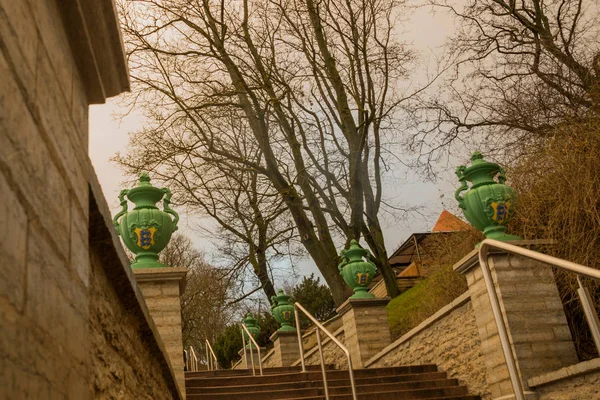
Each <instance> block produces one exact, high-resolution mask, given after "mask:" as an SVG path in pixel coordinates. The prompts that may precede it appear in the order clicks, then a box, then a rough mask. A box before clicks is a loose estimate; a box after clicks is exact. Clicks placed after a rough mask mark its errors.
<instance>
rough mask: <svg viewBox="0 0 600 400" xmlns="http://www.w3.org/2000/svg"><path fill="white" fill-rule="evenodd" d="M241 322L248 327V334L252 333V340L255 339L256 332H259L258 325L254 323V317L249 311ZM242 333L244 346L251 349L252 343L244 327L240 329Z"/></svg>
mask: <svg viewBox="0 0 600 400" xmlns="http://www.w3.org/2000/svg"><path fill="white" fill-rule="evenodd" d="M242 323H243V324H244V325H246V328H248V331H249V332H250V334H251V335H252V337H253V338H254V340H256V338H257V337H258V334H259V333H260V326H258V324H257V323H256V319H254V318H253V317H252V315H251V314H250V313H248V314H246V318H244V319H243V320H242ZM242 333H243V334H244V338H245V339H246V342H247V344H246V348H247V349H251V348H252V349H253V348H254V347H256V346H254V343H252V342H251V341H250V338H248V334H247V333H246V331H245V330H244V329H242Z"/></svg>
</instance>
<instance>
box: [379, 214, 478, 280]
mask: <svg viewBox="0 0 600 400" xmlns="http://www.w3.org/2000/svg"><path fill="white" fill-rule="evenodd" d="M469 229H471V226H470V225H469V224H467V223H466V222H464V221H462V220H460V219H459V218H458V217H457V216H456V215H454V214H452V213H450V212H448V211H446V210H444V211H442V212H441V214H440V216H439V217H438V220H437V222H436V223H435V225H434V226H433V229H432V230H431V232H422V233H413V234H412V235H410V236H409V238H408V239H406V241H404V243H402V244H401V245H400V247H399V248H398V249H397V250H396V251H394V253H393V254H392V255H391V256H390V258H389V261H390V265H391V266H392V268H398V269H404V268H406V267H408V266H409V265H410V264H411V263H412V262H413V261H417V260H419V258H420V256H421V255H420V254H419V247H418V246H417V245H418V244H419V243H420V242H421V241H422V240H423V239H425V238H426V237H428V236H430V235H434V234H444V233H453V232H459V231H466V230H469Z"/></svg>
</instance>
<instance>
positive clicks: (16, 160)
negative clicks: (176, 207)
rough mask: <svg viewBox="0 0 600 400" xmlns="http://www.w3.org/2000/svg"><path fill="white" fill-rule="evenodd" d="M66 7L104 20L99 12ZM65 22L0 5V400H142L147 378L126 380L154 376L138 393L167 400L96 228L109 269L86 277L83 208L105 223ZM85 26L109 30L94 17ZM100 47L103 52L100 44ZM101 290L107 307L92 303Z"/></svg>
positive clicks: (45, 7)
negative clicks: (109, 295)
mask: <svg viewBox="0 0 600 400" xmlns="http://www.w3.org/2000/svg"><path fill="white" fill-rule="evenodd" d="M78 4H79V5H81V4H83V7H84V8H85V7H87V6H88V5H93V7H100V8H102V9H104V10H107V12H108V13H109V14H110V12H111V11H112V9H111V6H112V3H111V1H110V0H97V1H94V2H91V1H90V2H86V1H83V2H81V1H80V2H78ZM65 10H67V11H73V10H74V8H73V7H72V3H71V2H70V1H67V0H0V232H1V233H2V240H0V260H1V261H0V393H1V394H0V397H2V398H7V399H49V400H51V399H66V398H68V399H78V400H79V399H81V400H85V399H91V398H94V397H95V396H96V395H99V393H100V394H102V393H106V396H107V397H111V396H113V395H114V397H113V398H135V397H137V395H138V394H139V395H140V396H142V398H149V396H147V395H145V396H144V393H146V392H147V389H146V388H145V387H144V388H142V385H146V383H145V382H143V379H145V378H146V377H148V375H147V372H145V371H141V372H140V371H138V369H139V368H143V366H144V365H154V366H156V367H158V371H160V372H153V374H160V377H159V376H158V375H156V376H154V378H153V379H154V381H152V379H151V380H150V383H149V384H156V389H153V390H160V391H161V393H158V392H156V393H155V395H156V396H152V398H177V397H178V396H177V394H176V390H174V388H175V386H174V380H173V377H172V375H170V374H171V370H170V367H169V365H168V363H166V362H165V358H164V354H163V353H162V351H161V348H160V343H159V341H157V340H156V339H155V336H154V334H153V331H152V326H153V325H152V321H151V320H149V319H148V317H147V315H145V314H144V312H143V310H144V307H145V304H144V303H143V298H142V297H141V293H136V290H137V291H138V292H139V289H136V286H135V281H134V280H132V279H129V278H130V277H128V275H127V272H126V269H125V268H126V267H125V266H124V265H123V263H122V261H123V259H120V258H119V257H118V256H117V255H116V254H117V253H116V252H115V246H120V244H119V243H118V241H115V239H114V238H111V236H110V232H109V228H110V222H108V223H107V222H106V221H105V220H104V219H102V218H100V219H99V218H96V220H97V221H96V222H98V220H100V221H101V225H102V227H101V228H102V232H96V233H95V235H96V236H95V241H94V243H98V240H105V241H106V243H107V244H106V245H105V247H104V248H103V250H102V252H103V253H104V256H103V257H106V255H107V254H111V255H112V259H111V262H112V263H114V265H113V266H112V269H110V273H109V269H107V268H106V267H107V266H108V264H106V263H105V260H104V259H103V260H102V262H101V264H102V265H103V268H104V272H102V268H96V267H98V265H95V266H94V270H93V271H92V267H91V264H90V254H89V243H90V233H89V232H90V231H89V229H93V227H92V226H91V224H89V220H90V217H91V214H90V206H91V205H95V206H97V204H96V203H97V202H100V203H102V204H103V207H104V208H103V212H104V215H107V216H108V217H107V218H108V221H109V218H110V212H109V211H108V209H107V207H106V205H105V203H104V199H103V197H102V192H101V190H100V189H99V187H98V186H97V182H95V176H92V175H93V173H91V174H90V166H89V159H88V101H89V93H90V92H89V91H88V90H87V88H86V85H85V84H86V83H88V81H85V82H84V80H82V78H81V75H80V71H82V69H81V66H82V65H83V64H85V62H86V61H88V62H89V61H93V60H89V59H88V60H83V59H82V58H83V57H85V56H84V55H82V54H79V53H77V55H76V57H77V60H76V59H75V57H74V56H73V52H72V45H73V42H72V41H69V39H70V38H72V36H69V34H68V33H67V32H66V31H65V29H66V27H68V28H69V29H70V30H71V32H72V31H74V30H76V27H75V23H74V22H75V21H70V22H73V24H71V23H67V22H69V21H67V22H65V19H64V18H65V14H64V12H65ZM77 11H78V13H81V12H83V11H85V10H83V11H82V9H77ZM78 13H74V14H78ZM88 16H89V14H88ZM114 17H115V16H114V13H113V15H112V18H113V21H111V23H112V24H113V26H114V24H116V20H114ZM94 20H95V21H96V23H99V24H100V25H102V27H104V28H106V26H108V25H109V24H108V23H107V21H106V20H103V19H102V17H101V16H100V15H99V14H96V15H94ZM115 32H116V31H113V33H115ZM116 33H117V35H116V36H117V38H118V32H116ZM79 39H80V42H81V43H86V38H85V37H80V38H79ZM102 40H103V41H104V44H105V45H106V47H105V49H106V50H107V51H108V50H114V49H113V48H112V47H111V48H109V45H108V42H110V40H112V38H108V37H102ZM117 40H118V39H117ZM119 44H120V43H119ZM119 51H121V49H120V48H118V49H117V51H115V52H114V54H117V53H118V52H119ZM111 54H113V53H111ZM78 61H79V62H78ZM105 71H106V70H105ZM124 71H125V70H124V69H122V70H121V71H120V72H121V73H123V74H124V73H125V72H124ZM92 72H93V71H92ZM114 88H115V87H113V89H114ZM116 90H117V91H118V88H117V89H116ZM106 93H107V92H104V94H106ZM113 94H115V92H114V91H113ZM99 99H100V100H102V99H103V97H102V98H99ZM90 184H92V185H96V189H97V190H96V192H95V195H96V199H94V197H93V196H92V197H90V190H89V185H90ZM96 209H97V207H96ZM96 211H97V210H96ZM113 233H114V232H113ZM106 249H112V252H108V251H107V250H106ZM121 253H122V250H121ZM118 268H120V270H119V271H120V272H118V273H116V272H115V271H117V270H118ZM111 290H112V293H113V294H115V293H117V294H118V296H117V297H112V298H110V299H109V298H100V297H98V295H99V294H102V293H105V292H106V293H110V292H111ZM138 295H139V296H138ZM119 307H120V308H119ZM116 310H119V311H116ZM103 340H104V342H102V341H103ZM102 343H104V344H102ZM146 345H148V346H146ZM112 346H117V348H119V349H120V350H121V354H120V355H118V357H119V358H118V359H117V358H114V357H116V356H117V355H116V354H115V348H112ZM100 349H103V350H100ZM124 349H129V350H124ZM108 350H111V351H112V353H111V352H109V351H108ZM134 351H135V354H137V357H138V358H136V357H134V356H133V352H134ZM144 352H147V354H144ZM130 356H131V357H130ZM147 358H150V359H152V360H154V361H152V360H150V359H147ZM92 360H94V361H92ZM119 360H120V361H119ZM109 377H110V379H114V380H119V379H120V380H121V382H122V383H123V385H121V386H119V385H116V387H117V388H120V389H121V390H122V392H120V391H119V392H110V393H112V394H110V395H109V394H108V393H109V392H104V391H103V389H102V388H103V387H105V386H104V385H105V384H106V385H107V386H112V385H113V384H114V383H115V381H114V380H113V381H111V383H110V384H109V383H108V382H107V381H106V379H109ZM160 380H162V383H159V381H160ZM103 382H104V383H103ZM165 387H166V388H167V390H164V388H165ZM160 388H162V389H160ZM111 390H112V389H111ZM145 391H146V392H145ZM121 393H123V395H121ZM125 393H135V394H136V396H132V397H129V396H126V395H125ZM170 393H175V394H174V395H173V396H170Z"/></svg>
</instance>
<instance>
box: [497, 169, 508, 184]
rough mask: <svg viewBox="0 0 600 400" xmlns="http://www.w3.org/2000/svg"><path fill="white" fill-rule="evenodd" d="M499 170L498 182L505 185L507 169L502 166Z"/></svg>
mask: <svg viewBox="0 0 600 400" xmlns="http://www.w3.org/2000/svg"><path fill="white" fill-rule="evenodd" d="M498 172H499V175H498V182H499V183H501V184H503V185H504V182H506V171H505V170H504V168H502V167H500V168H499V170H498Z"/></svg>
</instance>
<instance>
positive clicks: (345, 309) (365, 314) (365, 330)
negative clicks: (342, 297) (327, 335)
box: [337, 298, 392, 368]
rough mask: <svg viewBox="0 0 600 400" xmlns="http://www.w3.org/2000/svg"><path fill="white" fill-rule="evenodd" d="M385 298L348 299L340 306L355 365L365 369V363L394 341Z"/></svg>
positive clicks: (339, 309)
mask: <svg viewBox="0 0 600 400" xmlns="http://www.w3.org/2000/svg"><path fill="white" fill-rule="evenodd" d="M388 302H389V298H385V299H352V298H350V299H348V300H346V301H345V302H344V303H343V304H342V305H341V306H340V307H338V309H337V311H338V314H340V315H341V316H342V321H343V324H344V334H345V341H346V346H347V347H348V351H349V352H350V358H351V360H352V366H353V367H354V368H363V366H364V363H365V362H366V361H368V360H369V359H370V358H371V357H373V356H374V355H375V354H377V353H379V351H381V350H382V349H383V348H384V347H385V346H387V345H388V344H390V343H391V341H392V340H391V335H390V329H389V325H388V317H387V311H386V309H385V306H386V305H387V303H388Z"/></svg>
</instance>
